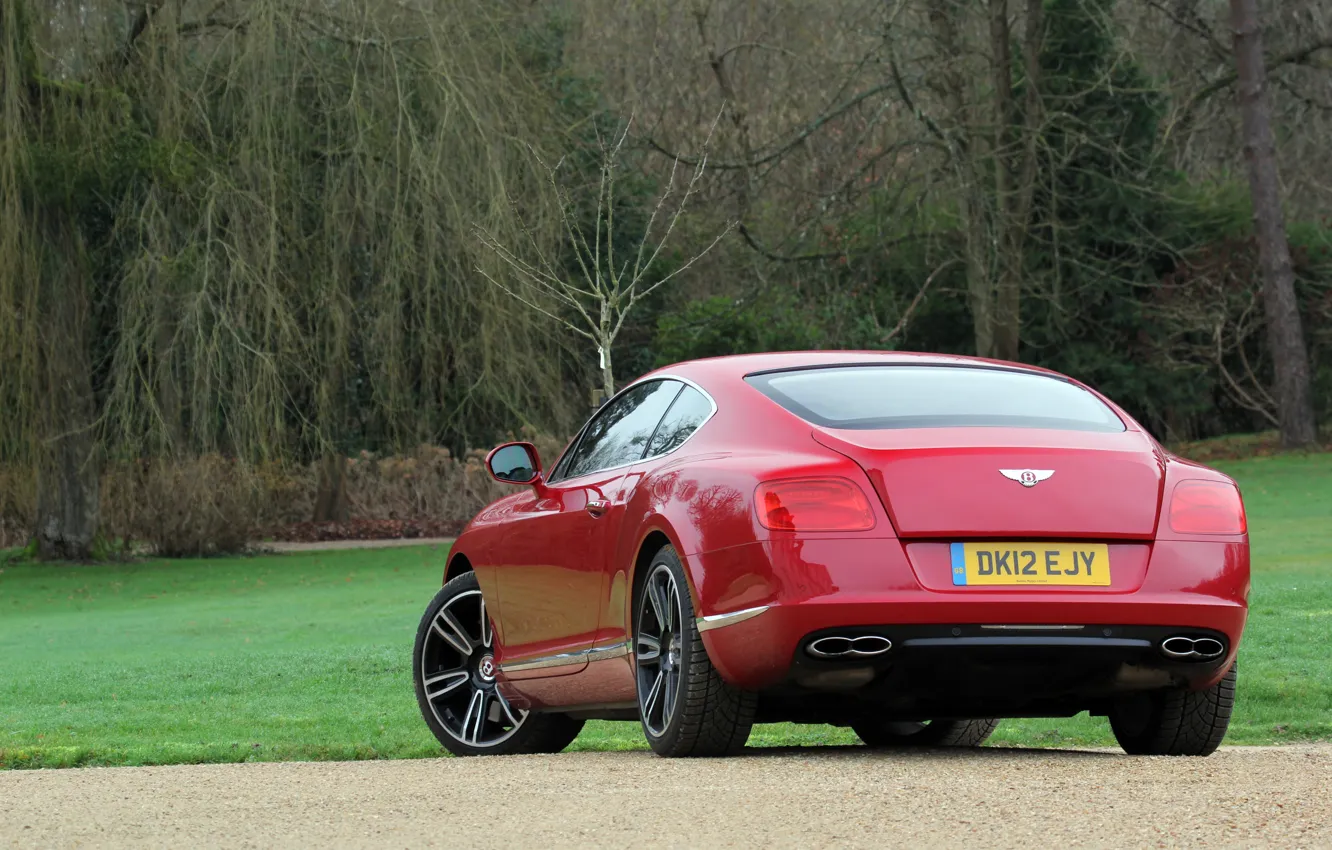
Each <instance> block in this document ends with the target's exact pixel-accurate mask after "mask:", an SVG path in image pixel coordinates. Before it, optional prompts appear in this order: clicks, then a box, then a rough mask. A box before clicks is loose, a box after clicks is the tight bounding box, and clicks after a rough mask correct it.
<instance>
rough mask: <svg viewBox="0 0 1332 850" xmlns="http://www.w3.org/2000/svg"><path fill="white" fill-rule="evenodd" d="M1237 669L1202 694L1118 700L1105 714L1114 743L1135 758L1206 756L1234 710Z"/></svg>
mask: <svg viewBox="0 0 1332 850" xmlns="http://www.w3.org/2000/svg"><path fill="white" fill-rule="evenodd" d="M1236 666H1238V665H1236ZM1236 666H1232V667H1231V668H1230V672H1229V673H1227V674H1226V675H1225V678H1223V679H1222V680H1221V681H1219V682H1217V683H1216V684H1215V685H1213V686H1212V687H1210V688H1208V689H1207V690H1205V691H1188V690H1184V689H1178V690H1170V691H1154V692H1150V693H1142V694H1134V695H1133V696H1131V697H1126V698H1124V699H1121V700H1119V701H1118V702H1117V703H1116V704H1115V706H1114V707H1113V708H1112V709H1111V710H1110V728H1111V729H1112V730H1114V733H1115V740H1117V741H1119V746H1121V747H1123V748H1124V752H1126V753H1128V754H1129V755H1134V756H1210V755H1211V754H1212V753H1214V752H1216V748H1217V747H1219V746H1221V739H1223V738H1225V737H1226V729H1227V728H1228V727H1229V726H1230V714H1231V712H1232V711H1234V709H1235V676H1236Z"/></svg>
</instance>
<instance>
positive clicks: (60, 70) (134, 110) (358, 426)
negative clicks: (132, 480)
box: [0, 0, 571, 557]
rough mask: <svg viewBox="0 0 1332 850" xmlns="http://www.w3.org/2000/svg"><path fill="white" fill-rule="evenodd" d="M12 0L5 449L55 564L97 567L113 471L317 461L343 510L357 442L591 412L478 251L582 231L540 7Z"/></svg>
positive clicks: (331, 502)
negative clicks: (548, 77)
mask: <svg viewBox="0 0 1332 850" xmlns="http://www.w3.org/2000/svg"><path fill="white" fill-rule="evenodd" d="M3 6H4V9H5V12H4V13H3V14H4V38H3V59H2V61H3V67H4V69H5V79H4V82H3V98H4V101H3V102H4V110H5V112H4V116H3V118H4V120H3V122H0V123H3V125H4V128H5V129H4V130H0V133H2V134H3V135H0V216H3V219H2V220H0V240H3V241H2V243H0V313H2V315H0V322H3V324H0V358H3V362H4V363H5V364H6V369H5V375H4V377H3V387H2V388H0V403H2V404H4V405H5V409H6V415H5V417H4V420H3V421H4V424H3V425H2V426H0V428H2V429H3V434H2V435H0V439H2V440H3V449H2V450H0V451H3V455H0V460H3V461H4V462H6V463H11V464H13V463H26V464H32V465H33V466H34V467H36V468H38V469H40V470H41V474H40V476H39V480H40V486H39V489H40V499H39V501H40V502H41V503H42V504H43V505H50V506H51V509H50V510H49V511H48V510H47V509H46V508H43V510H42V519H41V522H39V528H38V537H39V542H40V543H41V549H42V551H44V552H47V553H50V554H53V555H60V556H66V557H69V556H74V557H77V556H81V555H86V549H87V546H88V545H89V543H90V542H91V536H90V532H89V526H90V525H91V527H93V528H95V505H96V480H97V477H96V471H97V469H98V466H99V464H100V463H101V459H102V458H104V457H115V456H121V457H142V456H158V457H161V456H168V457H169V456H172V455H174V454H177V453H199V452H206V451H221V452H224V453H227V454H231V455H234V456H236V457H238V458H242V459H246V460H261V459H285V458H292V457H298V458H302V459H304V458H311V457H317V456H323V457H325V458H328V459H330V460H329V462H328V474H327V477H328V479H329V493H330V495H329V498H328V499H327V500H325V499H322V498H321V502H325V501H326V502H327V504H326V505H325V510H327V511H332V512H336V511H337V510H338V506H337V502H338V499H337V491H338V478H339V476H340V474H341V473H340V469H341V462H340V461H338V460H333V459H336V458H339V457H341V456H344V455H345V452H346V450H347V449H349V448H352V447H362V446H374V447H386V446H403V445H407V444H411V443H415V442H418V441H426V440H429V441H443V442H447V443H450V444H453V445H459V444H463V443H466V442H468V441H470V440H478V439H482V438H484V437H488V436H490V435H491V434H492V433H493V432H494V430H496V428H497V427H500V426H502V425H504V424H509V425H512V424H517V423H519V422H522V421H523V420H524V419H527V418H529V417H530V418H535V419H536V420H537V421H538V422H539V423H540V424H551V423H563V422H564V421H567V418H568V416H569V415H570V413H571V411H570V410H569V408H568V403H567V402H565V401H564V399H565V398H567V397H569V394H566V393H564V392H562V391H561V387H562V383H561V374H562V372H561V369H562V360H563V358H562V354H561V352H562V349H561V344H562V343H561V340H560V339H559V338H557V337H555V336H553V335H552V333H551V331H550V330H549V329H548V328H546V327H544V326H543V325H541V324H540V323H539V322H536V321H534V319H533V317H531V316H530V315H529V314H527V313H525V312H524V311H521V310H515V309H513V308H512V307H511V305H510V304H508V303H506V301H505V299H504V296H503V293H499V292H497V291H495V290H494V289H493V288H492V287H489V286H488V285H486V284H485V283H484V280H482V279H481V278H480V276H479V275H477V274H476V272H475V269H476V268H477V267H481V268H486V267H489V266H490V265H491V264H493V263H494V262H495V259H494V258H493V256H490V255H489V254H488V252H485V251H484V250H479V248H478V246H476V245H475V244H474V242H473V240H472V239H471V238H470V237H469V233H470V232H471V229H472V227H473V226H474V225H475V224H476V223H477V222H478V221H480V222H483V223H484V225H485V226H486V228H487V229H488V230H490V231H492V232H496V233H503V234H507V235H509V236H510V237H511V238H514V239H516V238H518V237H519V236H520V235H521V237H522V238H524V239H525V238H528V234H529V233H535V234H536V238H538V239H553V238H554V236H555V233H556V228H557V225H558V217H557V215H558V213H557V210H556V208H555V206H554V204H553V202H552V199H551V198H550V197H549V195H548V192H549V190H548V187H547V186H546V185H545V183H544V181H543V180H542V172H541V171H540V168H539V165H538V157H539V156H540V155H541V154H542V153H543V152H544V153H545V154H546V155H549V154H551V153H558V148H559V146H560V145H561V144H562V141H561V140H562V139H563V138H564V133H563V128H562V127H561V121H562V119H561V116H560V114H559V113H558V111H557V110H556V109H554V108H553V107H552V103H553V100H552V98H551V97H550V94H549V92H548V91H546V90H545V89H544V88H543V85H542V81H541V80H540V79H538V78H537V77H535V76H534V75H533V74H532V73H530V71H529V69H528V67H527V65H526V64H525V62H524V57H523V56H522V55H520V54H518V53H517V52H515V50H514V48H513V47H512V45H513V44H514V43H516V42H515V41H514V40H513V38H512V34H513V33H515V32H519V31H521V29H522V28H523V27H526V26H529V23H528V22H527V21H525V20H524V19H523V18H522V17H521V10H520V9H519V8H518V7H517V6H516V5H514V6H512V7H511V6H509V5H507V4H505V3H498V4H497V3H494V2H489V1H488V0H421V2H417V3H415V4H407V3H400V2H375V0H371V2H368V3H367V2H360V0H358V2H346V3H339V2H336V0H334V2H329V0H244V2H242V1H241V0H235V2H223V3H221V4H219V3H217V2H214V0H209V2H207V3H195V2H193V0H158V2H148V3H147V4H143V3H140V4H133V5H130V4H119V3H110V2H105V3H102V4H100V5H98V4H96V3H78V4H72V7H77V9H76V11H77V20H78V22H79V24H80V26H81V29H80V32H79V35H78V37H77V38H76V37H74V35H73V34H72V26H71V24H70V23H68V22H66V21H65V20H64V19H63V18H62V17H61V16H60V8H61V7H60V5H59V4H56V6H55V7H52V8H54V9H55V10H56V11H44V12H43V14H45V15H48V17H43V18H41V19H37V18H36V17H35V10H36V9H37V6H35V5H33V6H30V7H29V8H30V10H31V13H32V14H33V15H34V17H32V18H30V19H29V21H28V22H26V23H25V22H24V21H23V20H21V15H22V7H21V6H20V5H16V4H14V3H11V2H6V3H5V4H3ZM42 8H43V9H44V10H47V9H48V7H45V6H43V7H42ZM90 21H91V22H92V24H91V25H90V24H89V22H90ZM90 31H91V34H89V32H90ZM42 39H46V40H47V42H49V43H45V44H38V45H37V46H39V47H40V48H41V49H34V43H35V42H40V41H41V40H42ZM39 56H40V57H43V59H42V62H38V60H37V57H39ZM16 117H17V118H18V120H13V119H14V118H16ZM552 148H555V149H556V150H554V151H552ZM512 198H520V199H522V202H521V204H520V205H519V207H518V208H515V206H514V204H512V203H511V202H510V199H512ZM520 216H521V219H520ZM11 364H13V365H12V366H11Z"/></svg>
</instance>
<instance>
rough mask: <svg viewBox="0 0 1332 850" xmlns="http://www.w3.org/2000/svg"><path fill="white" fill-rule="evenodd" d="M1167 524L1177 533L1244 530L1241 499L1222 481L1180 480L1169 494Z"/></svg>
mask: <svg viewBox="0 0 1332 850" xmlns="http://www.w3.org/2000/svg"><path fill="white" fill-rule="evenodd" d="M1170 528H1171V529H1172V530H1174V532H1175V533H1176V534H1243V533H1244V532H1246V531H1247V530H1248V522H1247V521H1246V520H1245V518H1244V502H1242V501H1241V500H1240V494H1239V490H1237V489H1236V488H1235V485H1234V484H1229V483H1227V482H1225V481H1181V482H1179V483H1178V484H1176V485H1175V492H1174V494H1173V495H1172V496H1171V497H1170Z"/></svg>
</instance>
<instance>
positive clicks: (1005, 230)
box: [990, 0, 1022, 360]
mask: <svg viewBox="0 0 1332 850" xmlns="http://www.w3.org/2000/svg"><path fill="white" fill-rule="evenodd" d="M990 77H991V82H992V84H993V85H994V206H995V210H996V213H995V222H994V229H995V237H996V239H997V241H998V246H997V247H998V256H997V258H996V259H997V260H998V263H997V265H998V274H999V278H998V281H997V283H996V286H995V291H994V309H993V317H994V318H993V321H992V323H991V327H992V331H991V333H992V335H993V344H992V349H993V350H992V352H991V355H992V356H994V357H998V358H999V359H1001V360H1016V359H1017V356H1018V340H1019V337H1020V334H1021V328H1020V325H1019V321H1020V313H1019V311H1020V307H1021V304H1020V295H1021V283H1022V279H1021V275H1022V270H1021V265H1022V264H1021V252H1020V250H1018V249H1017V246H1016V244H1015V239H1014V233H1013V231H1014V228H1016V227H1019V226H1021V225H1020V224H1019V222H1017V221H1016V220H1015V217H1016V216H1015V211H1014V207H1015V204H1014V203H1013V201H1014V192H1015V190H1016V188H1017V187H1015V186H1014V185H1013V175H1012V171H1011V168H1012V165H1011V160H1012V157H1013V154H1014V150H1013V141H1014V140H1013V132H1012V131H1013V124H1014V121H1013V112H1014V106H1013V57H1012V46H1011V44H1010V41H1009V27H1008V2H1007V0H990Z"/></svg>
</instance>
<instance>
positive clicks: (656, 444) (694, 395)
mask: <svg viewBox="0 0 1332 850" xmlns="http://www.w3.org/2000/svg"><path fill="white" fill-rule="evenodd" d="M711 415H712V402H711V401H709V400H708V397H707V396H705V395H703V393H701V392H699V391H698V390H696V389H694V388H693V387H690V386H686V387H685V388H684V389H683V390H681V391H680V395H679V396H677V397H676V399H675V404H672V405H671V409H670V410H668V411H666V417H665V418H664V419H662V420H661V424H660V425H658V426H657V433H656V434H653V435H652V445H650V446H649V447H648V453H647V456H648V457H656V456H657V455H664V454H666V453H667V452H673V451H675V450H676V449H678V448H680V444H681V443H683V442H684V441H685V440H687V439H689V437H690V435H691V434H693V433H694V432H695V431H697V430H698V426H700V425H702V424H703V422H704V420H706V419H707V418H708V417H709V416H711Z"/></svg>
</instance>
